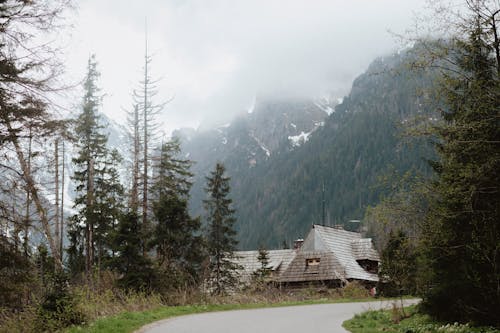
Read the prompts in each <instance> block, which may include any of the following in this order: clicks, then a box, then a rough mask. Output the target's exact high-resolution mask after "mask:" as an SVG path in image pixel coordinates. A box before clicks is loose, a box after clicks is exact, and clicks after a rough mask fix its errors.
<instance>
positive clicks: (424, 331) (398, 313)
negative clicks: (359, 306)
mask: <svg viewBox="0 0 500 333" xmlns="http://www.w3.org/2000/svg"><path fill="white" fill-rule="evenodd" d="M343 326H344V328H345V329H347V330H349V331H350V332H352V333H379V332H389V333H391V332H393V333H448V332H449V333H499V332H500V330H498V329H495V328H493V327H472V326H471V325H469V324H459V323H458V322H455V323H451V324H450V323H440V322H436V321H435V320H433V319H432V318H431V317H430V316H429V315H426V314H422V313H421V312H419V310H418V306H410V307H407V308H406V309H405V310H404V314H403V311H402V309H401V308H400V307H398V306H397V305H396V304H394V306H393V308H392V309H391V310H378V311H368V312H364V313H362V314H359V315H356V316H355V317H354V318H353V319H350V320H348V321H345V322H344V324H343Z"/></svg>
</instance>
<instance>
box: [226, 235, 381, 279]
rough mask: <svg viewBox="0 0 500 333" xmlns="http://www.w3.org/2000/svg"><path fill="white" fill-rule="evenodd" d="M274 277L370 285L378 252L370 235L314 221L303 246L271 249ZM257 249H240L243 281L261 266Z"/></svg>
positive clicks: (238, 258) (376, 264)
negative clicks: (322, 224) (368, 236)
mask: <svg viewBox="0 0 500 333" xmlns="http://www.w3.org/2000/svg"><path fill="white" fill-rule="evenodd" d="M268 254H269V264H268V268H269V269H270V270H271V276H270V278H271V280H272V281H275V282H278V283H280V284H281V285H285V286H297V285H299V286H300V285H307V284H310V283H321V284H324V285H328V286H331V287H338V286H342V285H344V284H345V283H347V282H349V281H355V280H356V281H360V282H361V283H364V284H366V285H368V286H370V285H374V284H375V283H376V282H377V281H378V275H377V272H378V265H379V261H380V258H379V255H378V253H377V251H375V249H374V248H373V244H372V241H371V239H370V238H362V237H361V234H360V233H357V232H351V231H346V230H344V229H343V228H340V227H327V226H321V225H313V227H312V229H311V230H310V232H309V234H308V235H307V237H306V238H305V239H304V241H303V242H301V246H300V247H298V248H296V249H293V250H269V251H268ZM258 255H259V252H258V251H239V252H236V253H235V256H236V258H237V259H235V261H236V262H237V263H238V264H239V265H240V266H241V267H242V270H240V271H239V274H240V279H241V282H242V283H243V284H248V283H250V282H251V278H252V275H253V272H255V271H257V270H258V269H259V268H261V263H260V262H259V260H258Z"/></svg>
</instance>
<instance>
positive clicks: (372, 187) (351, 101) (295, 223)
mask: <svg viewBox="0 0 500 333" xmlns="http://www.w3.org/2000/svg"><path fill="white" fill-rule="evenodd" d="M408 57H409V55H408V54H407V53H406V52H402V53H398V54H394V55H392V56H390V57H385V58H381V59H377V60H376V61H374V62H373V63H372V64H371V65H370V67H369V69H368V70H367V72H366V73H364V74H363V75H361V76H359V77H358V78H357V79H356V80H355V81H354V83H353V85H352V90H351V93H350V94H349V95H348V96H346V97H345V98H344V99H343V101H342V103H340V104H339V105H335V104H336V103H331V102H326V103H325V102H324V101H323V102H321V103H319V102H317V101H307V100H272V99H266V100H258V99H257V101H256V104H255V107H254V108H253V109H251V110H249V111H251V112H250V113H247V114H245V115H241V116H240V117H238V118H237V119H235V120H234V121H233V122H232V123H231V124H228V125H226V126H222V127H219V128H217V129H214V130H211V131H203V132H198V131H194V130H182V131H178V132H177V133H176V135H178V136H179V137H180V138H181V142H182V148H183V151H184V153H185V156H187V157H189V158H190V159H192V160H193V161H195V162H196V164H195V166H194V168H193V171H194V172H195V173H196V177H195V184H194V186H193V190H192V200H191V210H192V212H193V213H194V214H202V200H203V198H204V197H205V194H204V192H203V187H204V183H205V181H204V177H205V176H206V175H207V174H208V172H209V171H210V170H211V169H213V167H214V165H215V163H216V161H220V162H223V163H225V165H226V167H227V170H228V174H229V175H230V176H231V177H232V197H233V199H234V203H235V208H236V210H237V218H238V222H237V229H238V235H239V240H240V247H241V248H242V249H249V248H256V247H257V246H259V245H264V246H267V247H268V248H276V247H279V246H280V245H281V244H282V243H283V241H285V242H287V243H290V242H291V241H292V240H293V239H294V238H296V237H300V236H302V235H303V234H304V233H305V232H306V230H307V229H308V228H309V226H310V225H311V224H312V223H325V224H346V223H348V221H349V220H358V219H362V217H363V214H364V209H365V208H366V206H367V205H373V204H376V203H377V202H379V200H380V198H381V197H382V196H383V195H384V194H385V193H387V190H388V189H387V183H384V182H382V181H381V179H382V178H383V177H386V176H388V175H392V174H394V173H398V174H402V173H404V172H406V171H408V170H419V171H421V172H424V173H425V172H429V169H428V167H427V163H426V161H425V159H426V158H430V157H432V149H431V148H430V145H429V144H428V143H426V142H422V141H421V139H415V138H413V139H409V140H408V139H407V138H405V139H404V140H403V138H402V137H401V133H402V129H403V127H404V126H403V125H404V124H405V122H406V121H407V120H408V119H411V118H413V117H414V116H417V115H422V116H424V117H427V115H430V114H432V113H433V108H432V106H431V104H430V98H429V95H428V94H427V93H425V92H426V89H427V88H429V87H430V86H431V83H432V78H433V76H432V73H427V72H414V71H409V70H408V69H407V67H406V61H407V60H408ZM323 188H324V191H323ZM323 200H324V201H325V220H323V208H322V206H323V203H322V202H323Z"/></svg>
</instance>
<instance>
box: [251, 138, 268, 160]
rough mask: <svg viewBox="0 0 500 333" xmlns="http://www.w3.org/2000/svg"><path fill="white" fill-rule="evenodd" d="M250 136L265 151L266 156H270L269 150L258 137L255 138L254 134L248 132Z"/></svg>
mask: <svg viewBox="0 0 500 333" xmlns="http://www.w3.org/2000/svg"><path fill="white" fill-rule="evenodd" d="M250 136H251V137H252V138H253V139H254V140H255V141H256V142H257V143H258V144H259V146H260V148H261V149H262V150H263V151H264V152H265V153H266V155H267V157H269V156H271V151H270V150H269V149H268V148H267V147H266V146H265V145H264V144H263V143H262V142H261V141H260V140H259V139H257V138H256V137H255V135H253V134H250Z"/></svg>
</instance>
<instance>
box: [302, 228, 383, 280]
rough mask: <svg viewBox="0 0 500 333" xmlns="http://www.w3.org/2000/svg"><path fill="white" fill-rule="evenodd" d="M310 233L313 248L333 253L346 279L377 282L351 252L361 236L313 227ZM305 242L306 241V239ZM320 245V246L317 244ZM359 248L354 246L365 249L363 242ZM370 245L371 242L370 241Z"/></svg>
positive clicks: (374, 276) (376, 278)
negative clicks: (312, 236)
mask: <svg viewBox="0 0 500 333" xmlns="http://www.w3.org/2000/svg"><path fill="white" fill-rule="evenodd" d="M311 233H315V235H314V236H318V237H314V238H315V244H314V245H315V247H316V246H318V247H322V248H324V249H325V250H327V251H330V252H332V253H334V255H335V257H336V259H337V260H338V261H339V262H340V264H341V265H342V267H343V268H344V272H345V278H346V279H357V280H367V281H378V276H377V275H376V274H372V273H369V272H367V271H365V270H364V269H363V268H362V267H361V266H360V265H359V264H358V263H357V262H356V259H357V258H356V257H355V254H354V252H355V251H353V245H352V244H353V241H354V243H358V242H360V240H361V239H362V238H361V234H359V233H357V232H351V231H346V230H343V229H337V228H331V227H325V226H321V225H314V226H313V229H312V230H311ZM308 238H309V235H308ZM306 241H307V239H306ZM317 243H321V244H317ZM360 244H362V245H361V246H358V245H354V247H355V248H356V249H359V248H362V249H366V246H365V245H366V244H365V241H361V242H360ZM370 244H371V240H370ZM370 248H371V246H370Z"/></svg>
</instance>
